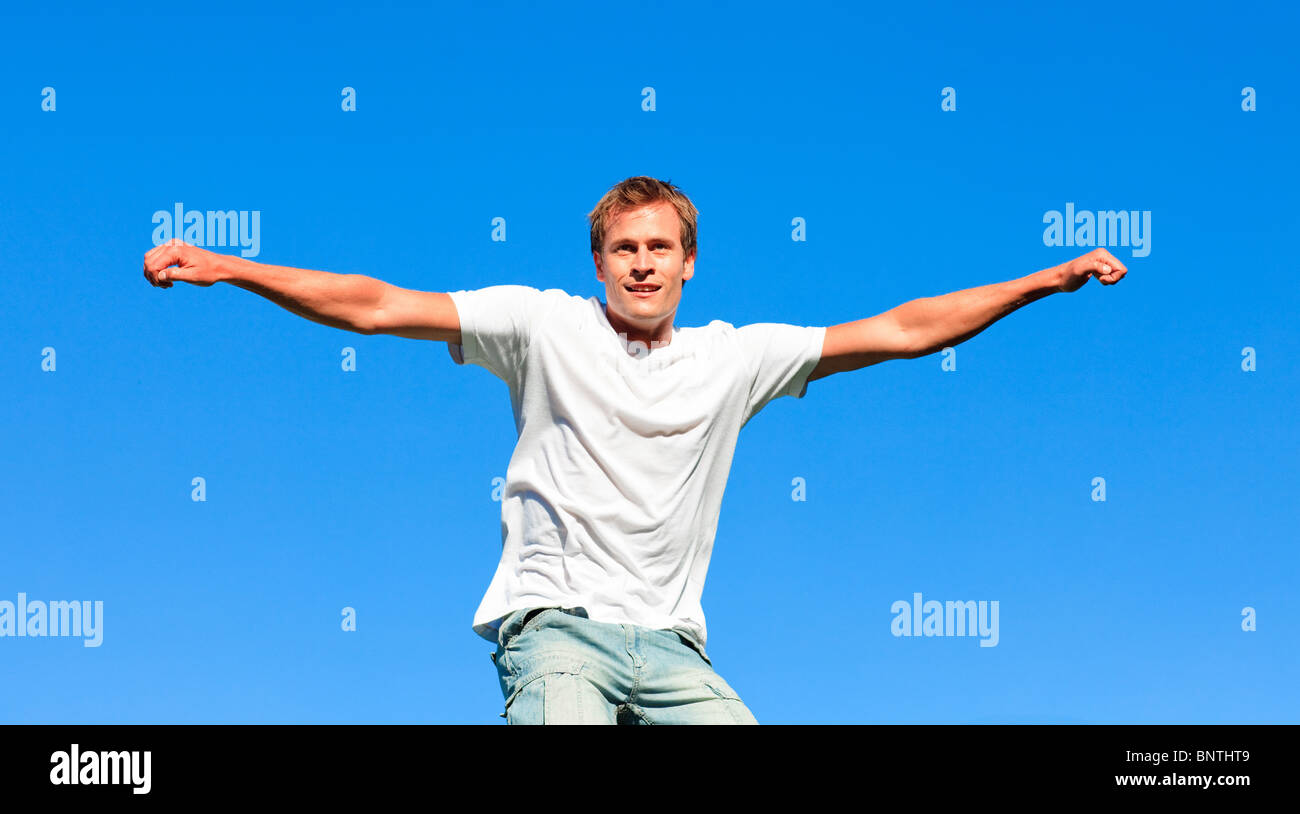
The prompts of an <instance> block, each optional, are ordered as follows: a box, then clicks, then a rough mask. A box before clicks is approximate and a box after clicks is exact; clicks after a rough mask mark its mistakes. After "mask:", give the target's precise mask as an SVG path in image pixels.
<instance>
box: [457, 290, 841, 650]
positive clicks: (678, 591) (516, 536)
mask: <svg viewBox="0 0 1300 814" xmlns="http://www.w3.org/2000/svg"><path fill="white" fill-rule="evenodd" d="M450 296H451V298H452V301H453V302H454V303H455V304H456V310H457V312H458V314H459V316H460V327H461V343H462V344H460V345H454V344H452V343H448V350H449V351H450V352H451V356H452V359H454V360H455V361H456V363H457V364H464V363H465V362H469V363H470V364H475V365H480V366H482V367H485V368H487V369H488V370H490V371H491V372H492V373H493V374H494V375H496V376H497V377H498V378H500V379H501V380H503V381H504V382H505V383H506V384H507V385H508V386H509V388H510V401H511V404H512V406H513V407H514V416H515V428H516V431H517V432H518V434H519V440H518V442H517V444H516V446H515V451H514V454H513V455H512V456H511V458H510V465H509V467H508V468H507V470H506V483H505V491H504V492H503V494H502V500H501V536H502V550H501V561H500V563H499V564H498V566H497V570H496V574H495V576H493V578H492V582H491V584H490V585H489V586H488V589H487V593H486V594H485V595H484V597H483V601H482V602H481V603H480V604H479V607H478V610H477V611H476V612H475V613H474V632H475V633H478V634H479V635H480V636H482V637H483V638H485V639H488V640H489V641H496V637H497V630H498V628H499V626H500V623H501V620H502V618H503V617H505V616H506V615H508V614H509V613H511V612H513V611H516V610H519V609H521V608H526V607H537V606H543V605H559V606H562V607H566V608H583V609H585V611H586V613H587V616H588V618H590V619H593V620H596V621H600V622H613V623H618V624H634V625H640V626H642V627H647V628H652V629H669V630H676V631H679V632H681V633H683V634H685V635H687V636H688V637H690V638H691V639H693V640H694V641H696V642H698V643H699V644H700V646H701V647H703V646H704V644H705V641H706V638H707V632H706V629H705V624H704V611H703V609H702V608H701V606H700V595H701V593H702V592H703V589H704V576H705V574H706V573H707V572H708V568H709V556H710V555H711V554H712V552H713V539H714V535H715V534H716V532H717V527H718V514H719V511H720V509H721V506H722V493H723V490H724V489H725V487H726V484H727V476H728V474H729V473H730V470H731V459H732V453H733V452H734V451H735V447H736V438H737V436H738V435H739V433H740V429H741V427H743V426H744V425H745V424H746V423H747V422H748V421H749V419H750V418H752V417H753V416H754V415H756V414H757V413H758V411H759V410H761V409H762V408H763V406H764V405H766V404H767V403H768V402H769V401H771V400H772V399H774V398H777V397H779V396H795V397H796V398H802V397H803V395H804V393H805V392H806V391H807V380H808V375H809V374H810V373H811V372H812V369H813V368H814V367H816V365H817V362H818V361H819V360H820V359H821V351H822V340H823V338H824V336H825V334H826V329H825V328H824V327H800V326H796V325H785V324H780V323H756V324H753V325H745V326H742V327H740V328H736V327H734V326H733V325H731V324H730V323H726V322H722V321H721V320H714V321H712V322H710V323H709V324H708V325H706V326H704V327H699V328H681V327H674V328H673V338H672V341H671V342H670V343H669V344H667V345H664V346H661V347H656V348H653V349H649V350H647V349H646V348H645V346H644V344H642V343H637V342H633V343H631V344H630V345H629V343H628V342H627V341H626V338H625V337H620V335H619V334H618V333H617V332H616V331H615V330H614V328H613V327H612V326H611V325H610V323H609V320H608V319H607V318H606V316H605V310H604V303H603V302H602V301H601V300H600V299H599V298H598V297H595V296H592V297H588V298H586V299H583V298H582V297H579V296H576V295H572V294H569V293H567V292H565V291H562V290H560V289H558V288H551V289H547V290H545V291H539V290H537V289H536V288H532V287H529V286H522V285H496V286H489V287H487V288H480V289H475V290H468V291H454V292H450ZM629 348H630V349H631V351H632V352H633V353H635V355H632V354H630V353H629Z"/></svg>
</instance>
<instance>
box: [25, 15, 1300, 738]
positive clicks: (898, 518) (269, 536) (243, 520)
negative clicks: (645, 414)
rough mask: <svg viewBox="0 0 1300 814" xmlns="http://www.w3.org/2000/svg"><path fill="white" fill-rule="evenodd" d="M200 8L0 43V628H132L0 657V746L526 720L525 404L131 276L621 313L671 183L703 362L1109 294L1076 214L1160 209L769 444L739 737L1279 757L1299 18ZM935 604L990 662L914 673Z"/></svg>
mask: <svg viewBox="0 0 1300 814" xmlns="http://www.w3.org/2000/svg"><path fill="white" fill-rule="evenodd" d="M64 8H65V9H66V8H68V7H66V6H65V7H64ZM181 8H182V6H181V4H177V3H154V4H144V5H143V6H141V7H139V8H137V10H135V11H132V12H128V13H118V12H116V11H114V12H112V13H108V12H105V11H103V10H101V9H100V8H99V7H98V6H93V7H90V6H88V7H87V8H85V9H78V10H77V11H78V13H77V14H73V15H68V14H64V15H61V16H58V17H54V16H51V17H33V16H12V12H9V11H6V20H5V24H4V25H3V26H0V76H2V77H3V79H2V80H0V145H2V147H3V156H4V160H3V162H0V188H2V189H3V195H0V272H2V273H0V286H3V289H4V292H3V297H0V308H2V309H3V317H4V318H3V320H0V365H2V366H3V381H4V395H5V397H4V398H3V399H0V425H2V426H3V435H2V436H0V437H2V441H3V455H2V456H0V511H2V512H3V516H4V522H3V524H2V525H3V531H0V534H2V535H3V538H4V539H3V545H2V547H0V556H2V557H3V560H2V562H3V567H2V568H0V600H9V601H15V600H16V599H17V595H18V594H19V592H23V593H25V594H26V595H27V596H28V597H29V599H40V600H53V599H59V600H74V599H82V600H102V601H103V602H104V640H103V644H102V646H100V647H98V648H85V647H83V646H82V645H81V642H80V640H76V639H57V638H44V639H32V638H21V639H19V638H0V720H3V721H6V722H15V721H17V722H59V723H65V722H67V723H71V722H145V723H148V722H226V721H229V722H479V723H492V724H498V723H501V722H502V721H501V719H500V718H499V717H497V716H498V714H499V713H500V712H501V709H502V698H501V694H500V690H499V688H498V685H497V679H496V673H495V669H494V668H493V666H492V664H491V662H490V661H489V659H488V654H489V652H490V651H491V650H492V645H491V644H489V643H488V642H486V641H485V640H483V639H480V638H479V637H478V636H476V635H475V634H474V633H473V632H472V631H471V630H470V623H471V620H472V615H473V612H474V609H475V608H476V607H477V605H478V602H479V600H480V598H481V597H482V594H483V592H484V590H485V589H486V587H487V584H488V581H489V579H490V577H491V575H492V573H493V569H494V568H495V566H496V563H497V558H498V555H499V552H500V545H501V539H500V527H499V523H500V517H499V515H500V504H499V503H496V502H494V501H493V500H492V479H493V478H494V477H497V476H500V475H504V472H505V467H506V463H507V461H508V459H509V456H510V453H511V450H512V448H513V444H514V441H515V433H514V427H513V424H512V421H511V415H510V404H509V399H508V397H507V390H506V387H505V385H504V384H503V383H501V382H500V381H498V380H497V379H495V378H493V377H492V376H491V374H489V373H488V372H487V371H485V370H482V369H480V368H475V367H470V366H466V367H463V368H462V367H457V366H456V365H454V364H453V363H452V361H451V359H450V357H449V356H448V353H447V349H446V346H445V345H444V344H440V343H437V344H435V343H429V342H420V341H414V340H407V339H400V338H395V337H388V336H376V337H367V336H361V335H357V334H352V333H347V332H343V331H338V330H334V329H331V328H327V327H325V326H322V325H318V324H316V323H313V322H309V321H307V320H304V319H302V318H299V317H297V316H294V315H292V314H290V313H289V312H287V311H285V310H282V309H281V308H279V307H278V306H276V305H274V304H272V303H271V302H269V301H267V300H264V299H262V298H260V297H258V296H256V295H254V294H252V293H249V292H246V291H244V290H241V289H238V288H235V287H233V286H228V285H217V286H213V287H211V288H195V287H192V286H187V285H184V284H177V285H176V286H175V287H174V288H172V289H169V290H161V289H154V288H152V287H150V286H149V285H148V284H147V283H146V282H145V280H144V279H143V277H142V276H141V257H142V255H143V253H144V252H145V251H146V250H147V249H149V248H150V246H151V245H152V241H151V236H152V233H153V229H154V224H153V222H152V216H153V213H154V212H155V211H158V210H166V211H170V210H171V209H172V208H173V207H174V206H175V204H176V203H177V202H181V203H183V204H184V205H185V207H186V208H187V209H188V208H191V207H193V208H198V209H203V210H207V209H213V210H219V209H233V210H249V211H252V210H257V211H259V212H260V213H261V221H260V239H261V246H260V248H261V252H260V255H259V256H258V257H256V258H255V259H257V260H260V261H263V262H268V263H275V264H281V265H291V266H298V267H305V268H314V269H325V270H329V271H335V272H348V273H362V274H368V275H372V276H375V277H379V278H382V279H384V280H388V281H390V282H392V283H395V284H398V285H402V286H407V287H413V288H422V289H428V290H443V291H446V290H457V289H465V288H476V287H482V286H487V285H492V284H498V283H519V284H525V285H532V286H535V287H537V288H549V287H560V288H564V289H566V290H568V291H570V292H572V293H575V294H581V295H584V296H589V295H592V294H599V295H601V296H603V288H602V287H601V284H599V283H598V282H597V281H596V279H595V272H594V268H593V266H592V261H591V257H590V254H589V253H588V251H587V244H588V234H587V224H586V220H585V213H586V212H587V211H588V210H589V209H590V208H591V207H592V206H593V205H594V204H595V202H596V200H597V199H598V198H599V197H600V195H601V194H603V193H604V192H605V190H606V189H608V188H609V187H610V186H611V185H612V184H614V183H616V182H617V181H619V180H621V179H623V178H625V177H628V176H631V175H641V174H646V175H653V176H657V177H660V178H665V179H670V180H672V181H673V182H674V183H676V184H678V185H680V186H681V187H682V188H683V189H684V190H685V191H686V192H687V194H689V195H691V196H692V198H693V200H694V201H695V203H696V205H697V206H698V207H699V209H700V212H701V215H700V253H699V259H698V264H697V267H696V275H695V277H694V279H693V280H692V281H691V284H690V285H689V286H688V287H687V289H686V292H685V298H684V301H683V305H682V307H681V309H680V311H679V312H678V324H679V325H702V324H705V323H707V322H709V321H710V320H712V319H723V320H726V321H728V322H731V323H733V324H736V325H742V324H746V323H750V322H759V321H777V322H788V323H793V324H800V325H832V324H835V323H839V322H845V321H849V320H853V319H858V318H862V317H866V316H870V315H873V314H876V313H879V312H881V311H884V310H887V309H888V308H891V307H893V306H895V305H898V304H899V303H902V302H905V301H907V300H910V299H913V298H917V297H923V296H933V295H938V294H943V293H946V292H949V291H954V290H958V289H963V288H969V287H973V286H978V285H984V284H988V283H994V282H1001V281H1004V280H1009V279H1013V278H1016V277H1021V276H1024V275H1027V274H1030V273H1032V272H1034V271H1037V270H1039V269H1042V268H1046V267H1050V266H1054V265H1056V264H1058V263H1061V262H1064V261H1066V260H1069V259H1070V258H1072V257H1074V256H1077V255H1078V254H1081V253H1083V252H1084V251H1087V249H1086V248H1077V247H1050V246H1046V245H1044V242H1043V230H1044V224H1043V216H1044V213H1046V212H1048V211H1049V210H1061V209H1063V208H1064V207H1065V205H1066V204H1067V203H1073V204H1074V206H1075V207H1076V209H1080V210H1090V211H1096V210H1107V209H1125V210H1138V211H1149V212H1151V220H1152V235H1151V238H1152V240H1151V251H1150V254H1149V255H1148V256H1146V257H1134V256H1133V255H1132V251H1131V250H1130V249H1129V248H1126V247H1116V248H1113V249H1112V251H1114V252H1115V253H1116V254H1117V256H1119V257H1120V259H1121V260H1123V261H1124V262H1125V263H1126V264H1127V265H1128V266H1129V269H1130V272H1129V275H1128V277H1127V278H1126V279H1124V280H1123V281H1122V282H1121V283H1120V284H1119V285H1117V286H1113V287H1112V286H1106V287H1103V286H1102V285H1100V284H1099V283H1097V282H1096V281H1092V282H1090V283H1088V285H1087V286H1086V287H1084V288H1083V289H1081V290H1080V291H1078V292H1075V293H1073V294H1059V295H1054V296H1051V297H1048V298H1046V299H1044V300H1040V301H1039V302H1036V303H1033V304H1031V305H1029V306H1028V307H1026V308H1024V309H1022V310H1020V311H1017V312H1016V313H1014V314H1012V315H1010V316H1008V317H1007V318H1005V319H1004V320H1002V321H1000V322H998V323H997V324H995V325H993V326H992V327H990V328H989V329H988V330H986V331H985V332H984V333H983V334H981V335H979V336H977V337H975V338H974V339H972V340H970V341H969V342H966V343H964V344H962V345H960V346H958V348H957V369H956V371H951V372H945V371H943V370H941V369H940V363H941V361H942V357H941V356H939V355H934V356H929V357H925V358H922V359H919V360H909V361H892V362H887V363H884V364H881V365H877V366H874V367H870V368H867V369H865V370H861V371H856V372H852V373H846V374H841V375H837V376H832V377H830V378H828V379H824V380H821V381H817V382H813V383H812V384H811V385H810V386H809V389H808V395H807V397H806V398H804V399H803V400H802V401H798V400H795V399H782V400H779V401H777V402H774V403H772V404H771V405H770V406H769V407H768V408H767V409H766V410H765V411H764V413H763V414H761V415H760V416H759V417H758V418H757V419H755V420H754V421H753V422H752V423H751V424H750V425H749V426H748V427H746V429H745V430H744V431H743V432H742V433H741V437H740V444H739V446H738V448H737V451H736V455H735V460H734V465H733V470H732V474H731V480H730V482H729V485H728V490H727V494H726V498H725V500H724V503H723V511H722V516H721V519H720V524H719V530H718V536H717V540H716V545H715V551H714V557H713V561H712V566H711V568H710V572H709V579H708V583H707V585H706V588H705V591H704V609H705V612H706V614H707V619H708V626H709V651H710V655H711V656H712V657H713V660H714V664H715V666H716V667H717V668H718V671H719V672H720V673H721V674H722V675H723V676H724V677H725V678H726V679H727V680H728V681H729V682H730V683H731V684H732V685H733V686H735V687H736V689H737V690H738V691H739V692H740V693H741V695H742V696H743V697H744V699H745V701H746V702H747V703H748V704H749V706H750V708H751V709H752V710H753V711H754V713H755V715H756V716H757V717H758V719H759V720H760V721H762V722H765V723H780V722H1037V721H1066V722H1211V723H1212V722H1265V721H1288V722H1293V723H1294V722H1298V721H1300V703H1298V702H1297V695H1296V686H1297V681H1298V672H1300V671H1298V670H1297V668H1298V667H1300V655H1298V653H1300V647H1298V646H1297V645H1300V637H1298V636H1297V626H1298V625H1300V601H1298V600H1297V596H1296V593H1297V592H1296V586H1297V575H1298V574H1300V568H1298V566H1300V557H1298V556H1297V549H1296V543H1297V539H1296V529H1297V527H1298V526H1300V522H1298V521H1300V517H1297V514H1298V511H1297V500H1296V490H1297V486H1300V484H1298V482H1297V470H1298V467H1297V455H1296V451H1297V449H1300V445H1298V444H1297V440H1298V439H1297V430H1296V396H1297V390H1298V389H1300V388H1298V386H1297V385H1298V384H1300V375H1298V373H1297V355H1296V339H1297V330H1296V322H1295V319H1296V312H1297V307H1296V306H1297V293H1298V286H1297V276H1296V272H1297V265H1296V258H1295V247H1296V243H1297V231H1298V230H1297V226H1298V217H1297V213H1296V208H1295V189H1296V182H1297V178H1298V176H1300V173H1298V172H1297V159H1296V153H1295V134H1296V132H1297V126H1298V125H1300V116H1298V115H1297V94H1298V86H1297V77H1298V76H1300V74H1298V73H1297V71H1296V62H1295V58H1294V51H1292V50H1291V49H1290V46H1291V45H1292V44H1293V43H1291V42H1290V40H1291V39H1293V34H1294V32H1295V30H1296V22H1297V20H1296V17H1295V16H1294V14H1295V12H1294V11H1291V10H1287V9H1285V8H1284V4H1282V3H1276V4H1268V5H1256V4H1236V5H1234V6H1232V7H1231V9H1227V10H1219V11H1214V10H1212V9H1213V8H1214V7H1213V6H1211V5H1200V4H1183V5H1180V6H1178V7H1177V8H1176V9H1174V8H1172V7H1170V8H1169V9H1168V10H1167V11H1155V10H1148V9H1146V8H1144V7H1142V6H1135V5H1133V4H1129V3H1087V4H1076V5H1074V6H1072V7H1070V8H1063V7H1060V6H1051V7H1050V8H1049V7H1043V6H1041V5H1040V6H1030V5H1028V4H1026V5H1023V6H1017V7H1015V8H1002V9H995V8H990V7H989V6H986V5H979V6H970V5H968V4H959V3H953V4H934V3H915V4H904V5H903V6H901V7H894V8H888V9H885V8H877V7H871V8H870V9H868V8H867V7H864V6H862V5H859V4H850V3H844V4H835V5H827V4H823V3H801V4H798V5H797V6H793V7H792V6H790V5H789V4H771V5H755V4H753V3H727V4H718V5H696V4H688V3H655V4H645V5H643V6H642V5H638V6H632V7H627V8H626V9H624V10H619V9H617V8H616V6H614V5H611V4H607V3H592V4H584V5H581V6H579V5H576V4H565V7H564V9H563V10H558V9H553V8H551V7H550V4H531V3H493V4H482V5H479V4H455V5H453V6H447V7H437V8H432V9H431V8H428V7H415V6H406V5H401V6H399V5H395V4H385V3H365V4H358V5H357V6H355V7H337V8H329V9H327V8H326V7H324V6H322V7H320V9H319V10H318V11H316V12H313V16H310V17H302V16H300V14H299V12H298V11H297V9H296V8H291V7H290V6H287V5H286V6H285V7H283V8H276V7H275V6H274V5H272V4H268V3H255V4H243V3H223V4H221V5H220V9H221V11H219V12H208V11H204V12H202V13H199V12H195V13H184V12H183V11H181V10H180V9H181ZM203 8H205V9H208V8H212V6H211V5H210V4H203ZM345 86H348V87H353V88H355V89H356V92H357V97H356V98H357V110H356V111H355V112H343V111H342V110H341V109H340V99H341V96H340V91H341V89H342V88H343V87H345ZM647 86H649V87H653V88H654V89H655V93H656V98H655V102H656V108H657V109H656V110H655V111H653V112H646V111H643V110H642V109H641V102H642V94H641V91H642V88H645V87H647ZM1246 86H1250V87H1253V88H1255V89H1256V94H1257V96H1256V99H1257V108H1258V109H1257V110H1255V111H1253V112H1244V111H1243V110H1242V88H1243V87H1246ZM44 87H53V88H54V89H55V93H56V96H55V99H56V108H55V110H54V111H53V112H46V111H42V109H41V104H42V88H44ZM944 87H953V88H955V89H956V94H957V97H956V99H957V110H956V111H954V112H944V111H941V110H940V102H941V89H942V88H944ZM497 217H500V218H505V219H506V223H507V240H506V241H505V242H493V241H492V240H491V229H492V220H493V218H497ZM796 217H800V218H804V219H805V220H806V223H807V237H808V239H807V241H806V242H796V241H793V240H791V237H790V233H791V222H792V219H794V218H796ZM226 251H233V250H230V249H227V250H226ZM46 347H51V348H54V349H55V352H56V354H57V357H56V360H57V370H56V371H55V372H52V373H51V372H44V371H42V369H41V360H42V349H44V348H46ZM345 347H351V348H355V349H356V353H357V370H356V371H355V372H344V371H342V370H341V369H340V358H341V353H342V352H343V349H344V348H345ZM1245 347H1252V348H1254V349H1255V351H1256V354H1257V356H1256V358H1257V369H1256V370H1254V371H1252V372H1245V371H1243V370H1242V364H1241V363H1242V349H1243V348H1245ZM195 477H202V478H204V479H205V481H206V488H207V500H206V502H201V503H196V502H193V501H192V500H191V499H190V493H191V489H192V487H191V480H192V479H193V478H195ZM1097 477H1103V478H1105V481H1106V500H1105V502H1096V501H1094V500H1092V492H1093V487H1092V483H1093V479H1094V478H1097ZM794 478H804V479H805V481H806V484H807V500H806V501H802V502H800V501H795V500H792V499H791V491H792V486H791V483H792V481H793V479H794ZM915 592H921V593H922V594H923V596H924V597H925V598H926V599H938V600H941V601H943V600H997V601H998V602H999V605H1000V618H999V643H998V645H997V646H996V647H988V648H981V647H979V646H978V640H977V639H976V638H957V637H916V638H896V637H894V636H893V635H891V632H890V623H891V621H892V619H893V615H892V614H891V613H890V606H891V604H892V603H893V602H895V601H896V600H910V599H911V598H912V595H913V593H915ZM345 606H351V607H354V608H355V609H356V611H357V620H358V628H359V629H358V630H357V631H356V632H354V633H345V632H343V631H341V630H340V623H339V622H340V610H341V609H342V608H343V607H345ZM1247 606H1249V607H1253V608H1255V609H1256V613H1257V624H1258V630H1256V631H1254V632H1245V631H1243V630H1242V629H1241V620H1242V616H1241V613H1242V609H1243V608H1244V607H1247Z"/></svg>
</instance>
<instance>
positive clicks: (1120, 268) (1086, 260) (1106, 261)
mask: <svg viewBox="0 0 1300 814" xmlns="http://www.w3.org/2000/svg"><path fill="white" fill-rule="evenodd" d="M1060 268H1061V282H1060V285H1059V286H1058V287H1059V288H1060V290H1061V291H1064V292H1065V293H1067V294H1068V293H1070V292H1071V291H1077V290H1078V289H1080V288H1082V287H1083V284H1084V283H1086V282H1088V280H1089V279H1090V278H1091V277H1093V276H1096V278H1097V279H1098V280H1100V281H1101V284H1102V285H1114V284H1115V283H1118V282H1119V281H1120V280H1122V279H1124V275H1125V274H1128V268H1127V267H1126V266H1125V265H1124V264H1123V263H1121V262H1119V261H1118V260H1116V259H1115V255H1113V254H1111V253H1110V252H1108V251H1106V250H1105V249H1093V250H1092V251H1090V252H1088V253H1087V254H1085V255H1083V256H1082V257H1076V258H1074V259H1073V260H1071V261H1070V262H1068V263H1065V264H1064V265H1062V266H1060Z"/></svg>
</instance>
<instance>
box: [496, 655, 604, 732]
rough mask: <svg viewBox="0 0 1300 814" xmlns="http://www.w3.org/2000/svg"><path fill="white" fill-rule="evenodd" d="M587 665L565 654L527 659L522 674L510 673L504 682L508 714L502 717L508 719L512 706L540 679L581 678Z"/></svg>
mask: <svg viewBox="0 0 1300 814" xmlns="http://www.w3.org/2000/svg"><path fill="white" fill-rule="evenodd" d="M586 664H587V663H586V661H585V660H584V659H583V658H581V657H580V656H576V655H568V654H565V653H550V654H546V655H543V656H540V657H537V658H531V659H525V660H524V663H523V664H521V665H520V668H521V669H520V672H518V673H514V672H512V673H510V674H509V675H508V676H507V677H506V679H505V681H504V682H503V687H502V691H503V692H504V693H505V698H506V704H505V709H506V714H505V715H503V716H502V717H507V718H508V716H509V713H510V706H511V705H512V704H514V703H515V701H516V699H518V698H519V697H520V695H521V694H522V693H523V692H524V691H525V690H526V689H528V687H529V685H531V684H533V683H534V682H535V681H537V680H538V679H541V678H544V677H546V676H550V675H556V674H568V675H574V676H580V675H582V670H583V668H584V667H586ZM530 714H531V713H530Z"/></svg>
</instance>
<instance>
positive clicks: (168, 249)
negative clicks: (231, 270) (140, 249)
mask: <svg viewBox="0 0 1300 814" xmlns="http://www.w3.org/2000/svg"><path fill="white" fill-rule="evenodd" d="M220 258H221V255H219V254H216V253H215V252H210V251H208V250H207V249H200V248H199V247H198V246H191V245H190V244H188V243H186V242H185V241H183V240H180V239H179V238H172V239H171V240H169V241H167V242H166V243H163V244H162V245H161V246H155V247H153V248H152V249H150V250H149V251H147V252H145V255H144V278H145V279H146V280H148V281H149V282H150V283H151V284H152V285H154V286H155V287H157V288H171V287H172V283H173V282H174V281H176V280H180V281H181V282H183V283H193V284H194V285H201V286H209V285H212V284H213V283H215V282H217V281H218V280H220V279H221V276H220V275H219V273H218V269H217V262H218V260H219V259H220ZM172 266H175V267H176V268H174V269H173V268H171V267H172Z"/></svg>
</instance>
